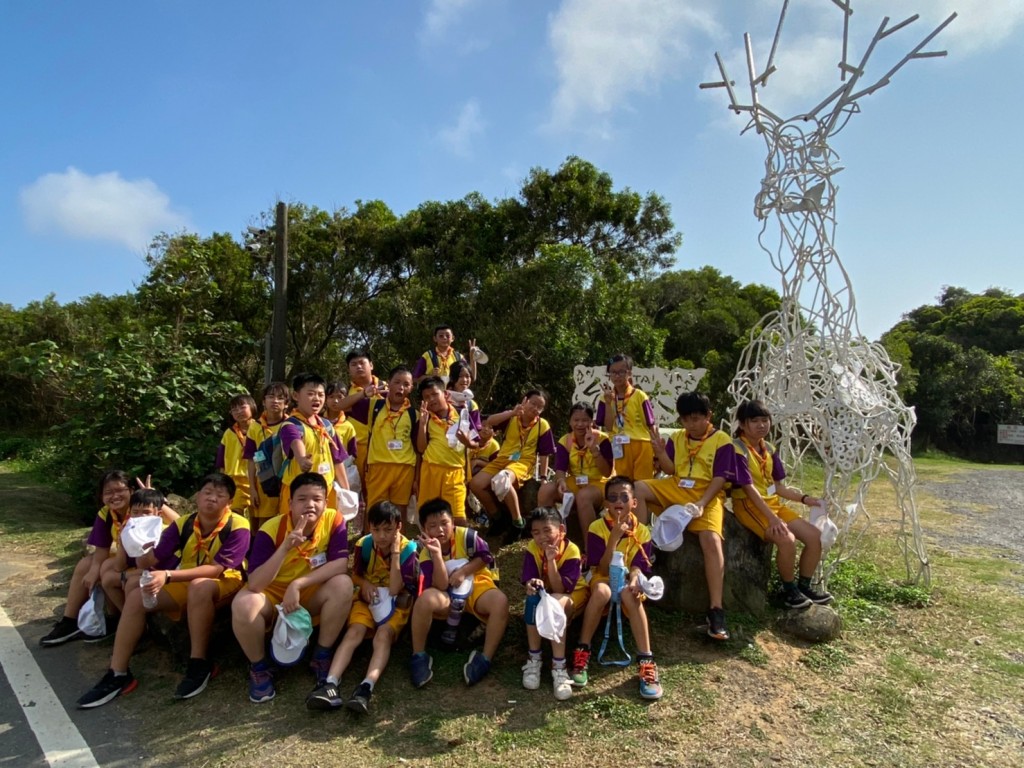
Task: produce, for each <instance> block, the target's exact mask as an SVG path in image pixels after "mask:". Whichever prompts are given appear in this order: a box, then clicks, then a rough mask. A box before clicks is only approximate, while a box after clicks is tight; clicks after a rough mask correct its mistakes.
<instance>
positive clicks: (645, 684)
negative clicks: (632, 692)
mask: <svg viewBox="0 0 1024 768" xmlns="http://www.w3.org/2000/svg"><path fill="white" fill-rule="evenodd" d="M663 695H664V692H663V691H662V690H661V681H660V680H658V665H657V664H655V663H654V659H644V660H642V661H641V662H640V698H641V699H649V700H651V701H656V700H657V699H660V698H661V697H662V696H663Z"/></svg>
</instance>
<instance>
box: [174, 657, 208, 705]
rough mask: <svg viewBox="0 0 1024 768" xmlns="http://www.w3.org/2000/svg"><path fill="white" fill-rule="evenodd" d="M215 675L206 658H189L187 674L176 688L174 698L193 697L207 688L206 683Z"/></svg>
mask: <svg viewBox="0 0 1024 768" xmlns="http://www.w3.org/2000/svg"><path fill="white" fill-rule="evenodd" d="M212 676H213V667H212V666H211V665H210V662H208V661H207V660H206V659H189V660H188V666H187V667H186V668H185V676H184V677H183V678H182V679H181V682H180V683H178V687H177V688H176V689H175V690H174V698H176V699H191V698H192V697H193V696H198V695H199V694H200V693H202V692H203V691H205V690H206V684H207V683H209V682H210V678H211V677H212Z"/></svg>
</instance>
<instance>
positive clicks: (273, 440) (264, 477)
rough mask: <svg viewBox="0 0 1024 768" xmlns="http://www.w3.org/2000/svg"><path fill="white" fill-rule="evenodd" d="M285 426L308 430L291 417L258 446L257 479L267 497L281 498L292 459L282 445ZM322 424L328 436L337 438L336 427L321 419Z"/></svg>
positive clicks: (254, 459) (255, 457) (305, 425)
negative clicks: (290, 425)
mask: <svg viewBox="0 0 1024 768" xmlns="http://www.w3.org/2000/svg"><path fill="white" fill-rule="evenodd" d="M285 424H295V425H297V426H300V427H302V429H303V434H305V430H306V429H307V428H308V425H307V424H303V423H302V420H301V419H297V418H296V417H294V416H289V417H288V418H286V419H285V420H284V422H282V424H281V429H278V430H277V431H276V432H275V433H274V434H272V435H271V436H270V437H268V438H266V439H265V440H264V441H263V442H262V443H260V444H259V445H258V446H256V453H255V454H254V455H253V461H255V463H256V479H257V480H259V483H260V488H262V489H263V493H264V495H265V496H269V497H274V498H276V497H279V496H280V495H281V478H283V477H284V473H285V472H286V471H287V470H288V465H289V464H290V463H291V461H292V460H291V458H290V457H288V456H285V455H284V445H282V443H281V430H282V429H284V425H285ZM321 424H322V425H323V426H324V427H325V428H326V431H327V434H328V435H329V436H330V437H331V438H332V439H333V438H334V436H335V433H334V425H333V424H331V423H330V422H329V421H324V420H323V419H321Z"/></svg>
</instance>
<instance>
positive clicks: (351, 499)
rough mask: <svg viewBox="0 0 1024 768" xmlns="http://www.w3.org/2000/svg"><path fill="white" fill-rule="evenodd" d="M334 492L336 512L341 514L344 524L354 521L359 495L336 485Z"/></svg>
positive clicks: (357, 511)
mask: <svg viewBox="0 0 1024 768" xmlns="http://www.w3.org/2000/svg"><path fill="white" fill-rule="evenodd" d="M334 490H335V493H337V495H338V511H339V512H341V516H342V517H343V518H344V519H345V522H348V521H349V520H353V519H355V516H356V515H358V514H359V494H358V493H356V492H355V491H352V490H349V489H348V488H342V487H341V486H340V485H337V484H335V486H334Z"/></svg>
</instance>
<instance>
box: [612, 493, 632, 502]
mask: <svg viewBox="0 0 1024 768" xmlns="http://www.w3.org/2000/svg"><path fill="white" fill-rule="evenodd" d="M605 498H606V499H607V500H608V501H610V502H612V503H614V502H616V501H625V502H627V503H628V502H629V501H630V500H631V499H632V498H633V496H632V494H629V493H609V494H608V495H607V496H605Z"/></svg>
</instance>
